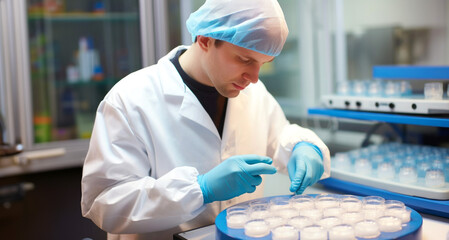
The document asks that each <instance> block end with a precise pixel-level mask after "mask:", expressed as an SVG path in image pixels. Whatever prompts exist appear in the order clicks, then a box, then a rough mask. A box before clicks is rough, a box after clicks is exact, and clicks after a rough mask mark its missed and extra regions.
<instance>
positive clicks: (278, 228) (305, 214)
mask: <svg viewBox="0 0 449 240" xmlns="http://www.w3.org/2000/svg"><path fill="white" fill-rule="evenodd" d="M410 220H411V209H409V208H408V207H406V206H405V205H404V203H402V202H400V201H396V200H385V199H384V198H382V197H379V196H367V197H363V198H362V197H357V196H354V195H338V194H320V195H317V196H315V197H314V196H311V195H305V194H304V195H293V196H278V197H273V198H270V199H269V200H267V199H257V200H253V201H250V202H249V203H242V204H238V205H235V206H232V207H230V208H228V209H226V223H227V226H228V228H232V229H244V233H245V235H246V236H249V237H255V238H257V237H264V236H268V235H269V234H271V238H272V239H275V240H276V239H278V240H279V239H282V240H290V239H292V240H293V239H294V240H297V239H298V238H299V237H300V239H301V240H311V239H314V240H327V239H331V240H342V239H345V240H348V239H349V240H351V239H356V237H358V238H377V237H379V236H380V234H381V232H388V233H391V232H398V231H401V230H402V228H403V227H405V226H407V224H408V223H409V222H410Z"/></svg>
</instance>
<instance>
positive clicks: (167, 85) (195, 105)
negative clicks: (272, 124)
mask: <svg viewBox="0 0 449 240" xmlns="http://www.w3.org/2000/svg"><path fill="white" fill-rule="evenodd" d="M187 48H188V46H179V47H177V48H175V49H173V50H172V51H170V53H168V54H167V55H166V56H165V57H163V58H161V59H160V60H159V62H158V63H159V64H160V65H162V66H166V67H163V69H164V70H165V71H162V73H161V86H162V91H163V93H164V95H165V96H166V97H170V96H171V97H179V98H182V102H181V101H176V102H180V110H179V113H180V115H181V116H183V117H185V118H187V119H190V120H191V121H193V122H196V123H198V124H199V125H201V126H203V127H205V128H207V129H208V130H209V131H211V132H212V133H213V134H214V135H215V136H216V137H217V138H218V139H220V135H219V133H218V130H217V128H216V127H215V125H214V123H213V121H212V119H211V118H210V116H209V114H207V112H206V110H204V108H203V106H202V105H201V103H200V102H199V101H198V99H197V98H196V96H195V95H194V94H193V92H192V91H190V89H188V87H187V86H186V85H185V84H184V82H183V80H182V78H181V76H180V75H179V73H178V71H177V70H176V68H175V66H174V65H173V64H172V63H171V61H170V59H171V58H172V57H174V56H175V54H176V52H177V51H179V50H180V49H187ZM249 87H251V86H249ZM246 91H248V89H245V90H243V91H241V92H240V94H239V95H238V96H237V97H235V98H229V99H228V105H227V109H226V118H225V125H224V129H223V141H224V142H228V145H227V146H222V147H224V148H225V149H222V151H224V152H227V153H229V154H231V155H232V154H233V153H235V145H236V142H235V139H239V135H241V134H242V133H239V132H237V129H238V128H239V125H241V124H244V123H245V121H246V120H245V119H248V118H247V117H246V114H247V113H248V111H245V108H244V107H245V106H246V105H247V104H246V103H247V101H248V96H247V94H246Z"/></svg>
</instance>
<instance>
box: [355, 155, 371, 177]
mask: <svg viewBox="0 0 449 240" xmlns="http://www.w3.org/2000/svg"><path fill="white" fill-rule="evenodd" d="M354 169H357V173H358V174H360V175H365V176H369V175H371V172H372V166H371V162H370V161H369V160H368V159H366V158H360V159H357V160H356V162H355V164H354Z"/></svg>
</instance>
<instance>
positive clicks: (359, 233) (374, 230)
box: [354, 220, 380, 238]
mask: <svg viewBox="0 0 449 240" xmlns="http://www.w3.org/2000/svg"><path fill="white" fill-rule="evenodd" d="M354 233H355V236H356V237H359V238H377V237H378V236H379V235H380V230H379V226H378V225H377V223H376V221H373V220H363V221H360V222H358V223H356V224H355V225H354Z"/></svg>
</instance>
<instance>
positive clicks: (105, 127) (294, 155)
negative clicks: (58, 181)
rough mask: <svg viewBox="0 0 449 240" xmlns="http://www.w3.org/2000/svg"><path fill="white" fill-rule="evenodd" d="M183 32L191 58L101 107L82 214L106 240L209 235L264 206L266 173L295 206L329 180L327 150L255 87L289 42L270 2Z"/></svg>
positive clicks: (229, 6)
mask: <svg viewBox="0 0 449 240" xmlns="http://www.w3.org/2000/svg"><path fill="white" fill-rule="evenodd" d="M187 28H188V29H189V31H190V33H191V34H192V38H193V40H194V43H193V44H192V45H191V46H190V47H185V46H180V47H177V48H175V49H174V50H172V51H171V52H170V53H169V54H168V55H167V56H165V57H163V58H162V59H160V60H159V62H158V63H157V64H156V65H153V66H150V67H148V68H144V69H142V70H139V71H137V72H134V73H132V74H130V75H129V76H127V77H125V78H124V79H122V80H121V81H120V82H119V83H117V84H116V85H115V86H114V87H113V88H112V89H111V91H110V92H109V93H108V94H107V96H106V97H105V99H104V100H103V101H102V102H101V103H100V105H99V108H98V111H97V116H96V119H95V125H94V129H93V133H92V138H91V142H90V148H89V152H88V155H87V157H86V161H85V164H84V170H83V179H82V194H83V195H82V202H81V205H82V212H83V215H84V216H85V217H88V218H90V219H92V220H93V221H94V222H95V223H96V224H97V225H98V226H99V227H100V228H102V229H103V230H105V231H107V232H108V238H109V239H171V238H172V234H173V233H176V232H181V231H185V230H188V229H192V228H195V227H200V226H205V225H208V224H212V223H213V222H214V219H215V217H216V215H217V214H218V213H219V212H220V211H221V210H222V209H224V208H226V207H227V206H230V205H233V204H235V203H237V202H239V201H243V200H247V199H252V198H258V197H262V195H261V191H262V190H263V189H262V188H261V187H258V188H257V191H256V186H258V185H260V184H261V182H262V178H261V175H263V174H274V173H275V172H276V168H275V167H274V166H272V165H271V164H272V162H274V164H275V165H276V166H277V167H279V168H280V169H285V168H286V167H287V169H288V173H289V176H290V178H291V181H292V183H291V186H290V190H291V191H292V192H295V193H297V194H300V193H302V192H303V191H304V189H305V188H306V187H308V186H310V185H311V184H313V183H315V182H316V181H318V180H319V179H320V177H323V178H324V177H327V176H329V168H330V162H329V161H330V155H329V150H328V149H327V147H326V146H325V145H324V143H323V142H322V141H321V140H320V139H319V138H318V137H317V136H316V135H315V134H314V133H313V132H312V131H310V130H308V129H304V128H301V127H299V126H298V125H294V124H290V123H289V122H288V121H287V120H286V118H285V115H284V113H283V112H282V110H281V108H280V106H279V105H278V103H277V102H276V101H275V99H274V98H273V97H272V96H271V95H270V94H269V93H268V92H267V90H266V89H265V86H264V85H263V84H262V83H261V82H260V81H259V80H258V73H259V69H260V67H261V66H262V65H263V64H264V63H266V62H270V61H273V59H274V57H275V56H277V55H278V54H279V53H280V51H281V50H282V47H283V45H284V43H285V40H286V38H287V35H288V29H287V25H286V22H285V19H284V16H283V13H282V10H281V8H280V6H279V4H278V2H277V1H276V0H244V1H236V0H225V1H224V0H207V1H206V2H205V4H204V5H203V6H202V7H201V8H200V9H199V10H198V11H196V12H195V13H193V14H191V16H190V17H189V19H188V20H187ZM279 84H282V82H281V81H280V82H279ZM323 163H324V164H323ZM323 171H324V174H323ZM253 192H254V193H253ZM245 193H252V194H245ZM238 196H240V197H238Z"/></svg>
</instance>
